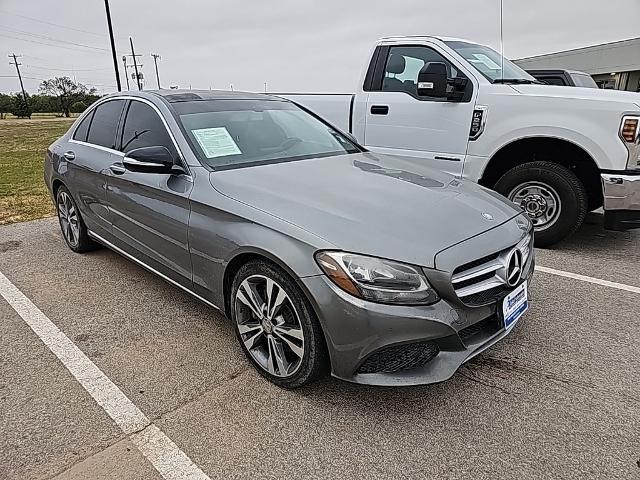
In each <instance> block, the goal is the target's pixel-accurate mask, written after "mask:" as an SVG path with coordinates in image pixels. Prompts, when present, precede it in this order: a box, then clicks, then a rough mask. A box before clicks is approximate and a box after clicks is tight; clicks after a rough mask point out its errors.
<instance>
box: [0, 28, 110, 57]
mask: <svg viewBox="0 0 640 480" xmlns="http://www.w3.org/2000/svg"><path fill="white" fill-rule="evenodd" d="M0 37H5V38H11V39H13V40H20V41H21V42H28V43H35V44H38V45H46V46H47V47H55V48H64V49H65V50H73V51H78V50H80V49H79V48H78V47H66V46H64V45H54V44H52V43H44V42H38V41H36V40H28V39H26V38H20V37H13V36H11V35H5V34H4V33H0ZM84 51H85V53H86V50H84ZM108 51H109V50H106V49H104V53H106V52H108Z"/></svg>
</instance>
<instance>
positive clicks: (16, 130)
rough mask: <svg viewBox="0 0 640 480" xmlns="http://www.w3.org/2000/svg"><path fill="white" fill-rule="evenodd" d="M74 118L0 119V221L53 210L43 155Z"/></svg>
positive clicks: (16, 220) (23, 219)
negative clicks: (45, 180)
mask: <svg viewBox="0 0 640 480" xmlns="http://www.w3.org/2000/svg"><path fill="white" fill-rule="evenodd" d="M73 120H74V119H64V118H47V119H34V120H19V119H5V120H0V225H3V224H6V223H13V222H23V221H25V220H33V219H35V218H42V217H46V216H48V215H53V214H54V207H53V204H52V203H51V200H50V198H49V193H48V191H47V187H46V185H45V184H44V179H43V175H44V170H43V169H44V155H45V152H46V150H47V147H48V146H49V145H50V144H51V143H52V142H53V141H54V140H55V139H56V138H58V137H60V136H61V135H62V134H64V132H66V131H67V129H68V128H69V127H70V126H71V123H72V122H73Z"/></svg>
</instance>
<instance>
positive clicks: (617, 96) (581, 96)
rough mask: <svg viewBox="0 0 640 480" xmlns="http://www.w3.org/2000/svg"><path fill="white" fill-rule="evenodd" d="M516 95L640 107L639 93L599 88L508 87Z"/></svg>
mask: <svg viewBox="0 0 640 480" xmlns="http://www.w3.org/2000/svg"><path fill="white" fill-rule="evenodd" d="M510 86H511V87H513V89H514V90H516V91H517V92H518V93H521V94H524V95H540V96H544V97H557V98H573V99H576V100H604V101H609V102H624V103H627V104H630V103H631V104H635V105H636V106H637V107H640V93H636V92H625V91H621V90H605V89H600V88H584V87H559V86H557V85H510Z"/></svg>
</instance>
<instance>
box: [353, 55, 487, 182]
mask: <svg viewBox="0 0 640 480" xmlns="http://www.w3.org/2000/svg"><path fill="white" fill-rule="evenodd" d="M378 62H384V67H383V68H377V69H376V71H377V76H378V78H374V79H373V83H372V88H371V91H370V92H369V95H368V101H367V106H366V119H365V137H364V138H365V145H366V146H367V148H369V149H370V150H373V151H377V152H380V153H389V154H396V155H405V156H410V157H421V158H425V159H426V160H427V161H428V162H429V163H430V164H431V165H432V166H434V167H435V168H438V169H440V170H443V171H446V172H449V173H452V174H454V175H461V174H462V166H463V164H464V158H465V155H466V152H467V143H468V141H469V132H470V127H471V118H472V116H473V110H474V104H475V101H474V99H475V91H476V90H477V89H474V88H473V83H472V81H471V79H469V78H468V77H466V76H465V75H464V73H463V72H461V71H460V69H459V68H457V67H456V66H455V65H454V64H453V63H452V62H451V61H450V60H449V59H447V58H446V57H445V56H444V55H443V54H442V53H440V52H438V51H436V50H435V48H432V47H430V46H426V45H392V46H390V47H388V48H383V49H382V54H381V55H379V56H378ZM428 62H442V63H444V64H445V65H446V67H447V73H448V77H449V78H455V77H458V78H466V79H467V80H468V84H467V92H465V97H463V99H462V100H461V101H448V100H447V99H443V98H430V97H424V96H419V95H418V91H417V83H418V73H419V72H420V70H421V69H422V67H423V66H424V65H425V64H426V63H428Z"/></svg>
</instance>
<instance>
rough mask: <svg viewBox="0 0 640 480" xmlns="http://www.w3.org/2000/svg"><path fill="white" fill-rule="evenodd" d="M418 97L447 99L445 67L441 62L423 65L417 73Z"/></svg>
mask: <svg viewBox="0 0 640 480" xmlns="http://www.w3.org/2000/svg"><path fill="white" fill-rule="evenodd" d="M418 95H419V96H421V97H432V98H447V66H446V65H445V64H444V63H442V62H428V63H425V64H424V66H423V67H422V69H421V70H420V72H419V73H418Z"/></svg>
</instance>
